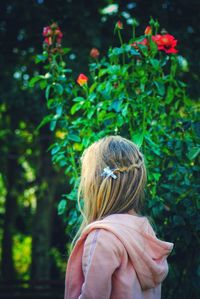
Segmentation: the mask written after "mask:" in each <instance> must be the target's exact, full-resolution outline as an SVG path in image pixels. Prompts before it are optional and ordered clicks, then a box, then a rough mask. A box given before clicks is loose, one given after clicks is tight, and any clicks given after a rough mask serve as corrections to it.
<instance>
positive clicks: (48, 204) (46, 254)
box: [31, 135, 56, 280]
mask: <svg viewBox="0 0 200 299" xmlns="http://www.w3.org/2000/svg"><path fill="white" fill-rule="evenodd" d="M42 139H43V140H44V141H47V140H45V139H44V135H43V137H42ZM48 145H49V144H48V142H43V143H42V144H41V157H40V166H39V169H38V174H37V176H38V181H39V185H38V192H37V193H36V197H37V207H36V212H35V216H34V218H33V226H32V265H31V279H32V280H48V279H50V246H51V233H52V223H53V219H52V218H53V209H54V197H55V190H56V180H55V177H56V175H55V173H54V171H53V168H52V161H51V156H50V153H49V152H47V148H48Z"/></svg>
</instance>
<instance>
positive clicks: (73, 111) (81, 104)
mask: <svg viewBox="0 0 200 299" xmlns="http://www.w3.org/2000/svg"><path fill="white" fill-rule="evenodd" d="M82 107H83V102H78V103H76V104H74V105H73V106H72V107H71V109H70V113H71V114H72V115H73V114H74V113H75V112H77V111H78V110H80V109H81V108H82Z"/></svg>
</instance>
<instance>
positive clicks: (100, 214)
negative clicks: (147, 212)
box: [70, 135, 147, 252]
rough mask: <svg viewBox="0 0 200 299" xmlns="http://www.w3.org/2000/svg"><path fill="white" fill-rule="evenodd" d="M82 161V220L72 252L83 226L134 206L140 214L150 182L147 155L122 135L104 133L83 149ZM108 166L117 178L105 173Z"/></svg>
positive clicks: (79, 196)
mask: <svg viewBox="0 0 200 299" xmlns="http://www.w3.org/2000/svg"><path fill="white" fill-rule="evenodd" d="M80 160H81V162H82V167H81V177H80V184H79V187H78V205H79V209H80V212H81V214H82V216H83V220H82V223H81V225H80V227H79V230H78V232H77V233H76V235H75V237H74V239H73V241H72V244H71V248H70V252H71V251H72V248H73V246H74V244H75V242H76V240H77V239H78V237H79V236H80V235H81V233H82V231H83V229H84V228H85V227H86V226H87V225H88V224H90V223H91V222H93V221H95V220H101V219H103V218H104V217H106V216H108V215H110V214H115V213H127V212H128V211H129V210H131V209H133V210H134V211H135V212H136V213H137V214H140V213H141V208H142V207H143V203H144V188H145V185H146V182H147V172H146V167H145V163H144V157H143V155H142V153H141V152H140V151H139V148H138V146H137V145H136V144H134V143H133V142H132V141H130V140H128V139H126V138H123V137H121V136H119V135H111V136H105V137H103V138H102V139H100V140H98V141H96V142H94V143H93V144H91V145H90V146H89V147H88V148H87V149H85V150H84V152H83V154H82V156H81V159H80ZM108 166H109V167H110V169H112V170H113V173H114V174H115V175H116V176H117V179H113V178H112V177H111V176H103V175H102V173H103V170H104V168H106V167H108ZM81 196H82V199H83V208H82V207H81Z"/></svg>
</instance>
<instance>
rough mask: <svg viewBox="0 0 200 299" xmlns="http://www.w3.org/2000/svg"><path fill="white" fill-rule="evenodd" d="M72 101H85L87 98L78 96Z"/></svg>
mask: <svg viewBox="0 0 200 299" xmlns="http://www.w3.org/2000/svg"><path fill="white" fill-rule="evenodd" d="M72 101H73V102H81V101H85V99H84V98H83V97H76V98H74V99H73V100H72Z"/></svg>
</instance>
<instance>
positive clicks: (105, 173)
mask: <svg viewBox="0 0 200 299" xmlns="http://www.w3.org/2000/svg"><path fill="white" fill-rule="evenodd" d="M101 176H111V177H112V178H113V179H117V176H116V175H115V174H114V173H113V171H112V170H111V169H110V167H109V166H107V167H106V168H104V170H103V172H102V173H101Z"/></svg>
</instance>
